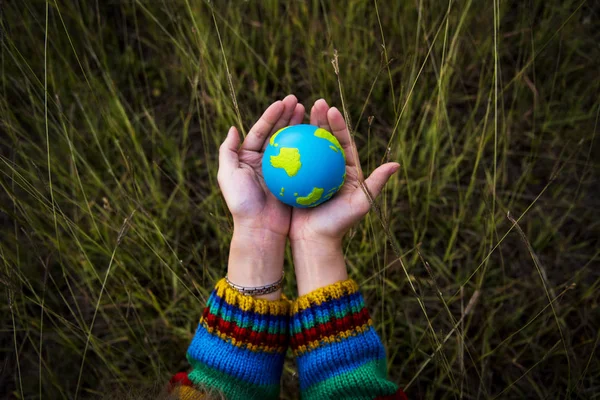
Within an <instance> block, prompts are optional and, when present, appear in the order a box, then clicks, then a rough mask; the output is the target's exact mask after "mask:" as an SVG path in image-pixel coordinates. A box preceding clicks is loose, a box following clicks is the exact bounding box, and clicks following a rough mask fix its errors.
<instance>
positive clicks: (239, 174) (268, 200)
mask: <svg viewBox="0 0 600 400" xmlns="http://www.w3.org/2000/svg"><path fill="white" fill-rule="evenodd" d="M303 118H304V106H302V104H299V103H298V100H297V99H296V97H295V96H293V95H289V96H287V97H286V98H285V99H283V100H282V101H276V102H275V103H273V104H271V105H270V106H269V107H268V108H267V109H266V110H265V112H264V113H263V115H262V116H261V117H260V119H259V120H258V121H257V122H256V124H255V125H254V126H253V127H252V128H251V129H250V132H249V133H248V135H247V136H246V139H245V140H244V142H243V143H242V144H241V146H240V137H239V134H238V131H237V129H236V128H235V127H231V129H230V130H229V133H228V134H227V138H226V139H225V141H224V142H223V144H222V145H221V148H220V150H219V172H218V176H217V178H218V181H219V186H220V188H221V192H222V193H223V197H225V202H226V203H227V207H228V208H229V211H230V212H231V214H232V216H233V237H232V239H231V246H230V250H229V264H228V268H227V269H228V276H229V279H231V281H232V282H234V283H236V284H238V285H241V286H247V287H256V286H263V285H267V284H270V283H273V282H276V281H277V280H279V279H280V278H281V274H282V270H283V258H284V252H285V243H286V239H287V235H288V231H289V227H290V217H291V209H290V207H289V206H287V205H285V204H283V203H282V202H280V201H279V200H277V198H275V196H273V194H271V192H270V191H269V190H268V188H267V187H266V185H265V183H264V180H263V177H262V157H263V152H264V149H265V146H266V143H267V141H268V139H269V137H270V136H271V135H272V134H273V133H275V132H276V131H278V130H279V129H281V128H283V127H285V126H288V125H296V124H299V123H300V122H302V119H303ZM263 297H264V298H267V299H271V300H273V299H276V298H278V297H279V292H276V293H272V294H270V295H265V296H263Z"/></svg>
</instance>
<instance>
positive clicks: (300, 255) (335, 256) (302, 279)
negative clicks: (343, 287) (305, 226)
mask: <svg viewBox="0 0 600 400" xmlns="http://www.w3.org/2000/svg"><path fill="white" fill-rule="evenodd" d="M290 243H291V247H292V254H293V257H294V269H295V272H296V282H297V286H298V295H299V296H303V295H305V294H307V293H310V292H312V291H314V290H317V289H319V288H322V287H325V286H328V285H331V284H333V283H336V282H340V281H343V280H346V279H348V272H347V270H346V261H345V259H344V252H343V250H342V239H341V238H316V237H315V238H310V239H301V240H292V241H290Z"/></svg>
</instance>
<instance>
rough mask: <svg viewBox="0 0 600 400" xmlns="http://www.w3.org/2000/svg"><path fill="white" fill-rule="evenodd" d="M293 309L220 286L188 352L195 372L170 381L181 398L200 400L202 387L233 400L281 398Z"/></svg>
mask: <svg viewBox="0 0 600 400" xmlns="http://www.w3.org/2000/svg"><path fill="white" fill-rule="evenodd" d="M289 309H290V303H289V301H288V300H286V299H282V300H277V301H267V300H260V299H255V298H253V297H250V296H244V295H242V294H240V293H238V292H237V291H235V290H234V289H232V288H230V287H229V285H228V284H227V282H226V281H225V280H224V279H222V280H221V281H219V282H218V283H217V285H216V287H215V289H214V291H213V292H212V294H211V295H210V297H209V299H208V303H207V305H206V308H205V309H204V313H203V315H202V318H201V319H200V323H199V325H198V329H197V330H196V334H195V336H194V339H193V340H192V343H191V344H190V347H189V348H188V352H187V358H188V361H189V362H190V364H191V366H192V370H191V371H190V372H189V373H187V375H186V376H183V375H182V374H177V375H176V376H175V377H174V379H172V381H171V383H172V384H173V383H174V384H177V390H178V395H179V398H181V399H185V398H196V397H197V392H198V390H199V388H202V390H203V391H213V390H214V391H216V392H218V393H219V394H220V395H222V396H224V397H225V398H226V399H229V400H235V399H244V400H246V399H261V400H267V399H277V398H279V382H280V378H281V371H282V368H283V360H284V356H285V352H286V351H287V347H288V327H289ZM184 375H185V374H184Z"/></svg>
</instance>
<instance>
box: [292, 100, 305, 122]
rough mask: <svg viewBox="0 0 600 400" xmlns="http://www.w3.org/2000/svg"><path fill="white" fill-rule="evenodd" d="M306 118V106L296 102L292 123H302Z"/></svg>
mask: <svg viewBox="0 0 600 400" xmlns="http://www.w3.org/2000/svg"><path fill="white" fill-rule="evenodd" d="M303 120H304V106H303V105H302V104H300V103H298V104H296V108H295V109H294V113H293V114H292V118H291V119H290V125H298V124H301V123H302V121H303Z"/></svg>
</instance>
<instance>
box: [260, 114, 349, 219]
mask: <svg viewBox="0 0 600 400" xmlns="http://www.w3.org/2000/svg"><path fill="white" fill-rule="evenodd" d="M262 172H263V177H264V179H265V183H266V184H267V187H268V188H269V190H270V191H271V193H273V194H274V195H275V196H276V197H277V198H278V199H279V200H281V201H282V202H284V203H285V204H288V205H290V206H293V207H299V208H307V207H315V206H317V205H319V204H321V203H323V202H325V201H327V200H329V199H330V198H331V197H333V195H335V194H336V193H337V191H338V190H340V188H341V187H342V185H343V184H344V180H345V178H346V156H345V154H344V150H343V149H342V146H340V142H339V141H338V140H337V139H336V137H335V136H333V135H332V134H331V133H330V132H328V131H326V130H325V129H322V128H319V127H317V126H313V125H305V124H302V125H293V126H288V127H285V128H283V129H280V130H279V131H277V132H276V133H275V134H274V135H273V136H271V139H270V140H269V144H268V145H267V148H266V149H265V152H264V154H263V159H262Z"/></svg>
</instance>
